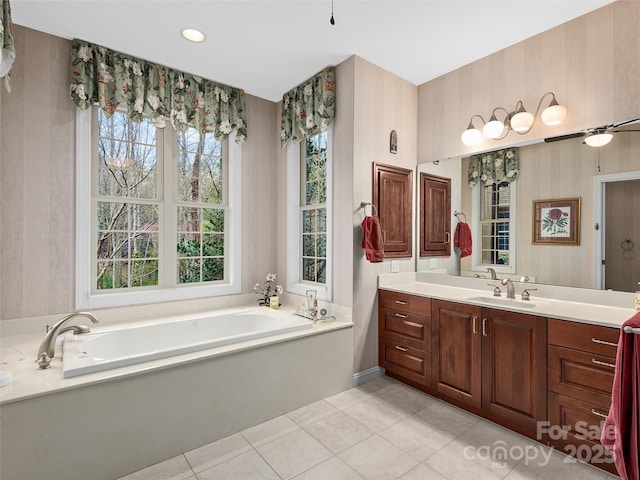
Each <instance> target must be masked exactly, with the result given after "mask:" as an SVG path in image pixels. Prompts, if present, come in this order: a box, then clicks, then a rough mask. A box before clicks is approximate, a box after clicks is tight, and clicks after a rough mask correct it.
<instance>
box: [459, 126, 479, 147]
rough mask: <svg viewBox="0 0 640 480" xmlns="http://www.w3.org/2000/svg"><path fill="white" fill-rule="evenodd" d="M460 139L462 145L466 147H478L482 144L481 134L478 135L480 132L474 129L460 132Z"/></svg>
mask: <svg viewBox="0 0 640 480" xmlns="http://www.w3.org/2000/svg"><path fill="white" fill-rule="evenodd" d="M460 138H461V139H462V143H464V144H465V145H467V146H473V145H478V144H479V143H480V142H482V134H481V133H480V130H478V129H476V128H467V129H466V130H465V131H464V132H462V135H460Z"/></svg>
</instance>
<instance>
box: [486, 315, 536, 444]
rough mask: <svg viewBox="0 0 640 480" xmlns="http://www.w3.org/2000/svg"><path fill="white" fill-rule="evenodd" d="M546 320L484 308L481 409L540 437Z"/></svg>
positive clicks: (526, 432)
mask: <svg viewBox="0 0 640 480" xmlns="http://www.w3.org/2000/svg"><path fill="white" fill-rule="evenodd" d="M546 390H547V319H546V318H544V317H537V316H534V315H525V314H521V313H513V312H506V311H502V310H493V309H486V308H483V309H482V409H483V410H484V411H485V412H486V413H487V415H488V417H489V418H491V419H492V420H494V421H496V422H498V423H501V424H502V425H505V426H507V427H508V428H511V429H512V430H515V431H516V432H519V433H522V434H524V435H527V436H529V437H532V438H535V435H536V422H537V421H538V420H546V417H547V399H546Z"/></svg>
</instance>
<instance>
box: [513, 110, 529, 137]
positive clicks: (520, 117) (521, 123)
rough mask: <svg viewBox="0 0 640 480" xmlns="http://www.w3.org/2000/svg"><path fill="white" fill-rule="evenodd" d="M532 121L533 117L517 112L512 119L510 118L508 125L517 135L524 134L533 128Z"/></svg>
mask: <svg viewBox="0 0 640 480" xmlns="http://www.w3.org/2000/svg"><path fill="white" fill-rule="evenodd" d="M533 121H534V118H533V115H532V114H530V113H529V112H527V111H524V110H523V111H522V112H518V113H516V114H515V115H514V116H513V117H511V120H510V121H509V124H510V125H511V129H512V130H514V131H516V132H518V133H525V132H528V131H529V130H530V129H531V127H532V126H533Z"/></svg>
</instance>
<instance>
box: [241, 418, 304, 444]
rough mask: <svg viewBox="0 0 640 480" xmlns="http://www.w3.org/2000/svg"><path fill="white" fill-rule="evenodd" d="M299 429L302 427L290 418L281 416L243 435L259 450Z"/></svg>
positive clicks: (244, 431)
mask: <svg viewBox="0 0 640 480" xmlns="http://www.w3.org/2000/svg"><path fill="white" fill-rule="evenodd" d="M299 429H300V427H299V426H298V425H297V424H296V423H295V422H294V421H293V420H291V419H290V418H289V417H288V416H286V415H281V416H279V417H276V418H273V419H271V420H268V421H266V422H264V423H261V424H260V425H256V426H255V427H251V428H248V429H247V430H243V431H242V432H241V433H242V436H243V437H244V438H245V439H246V440H247V441H248V442H249V443H250V444H251V445H253V446H254V447H255V448H257V447H259V446H260V445H264V444H265V443H268V442H271V441H273V440H275V439H276V438H279V437H282V436H284V435H287V434H289V433H292V432H295V431H296V430H299Z"/></svg>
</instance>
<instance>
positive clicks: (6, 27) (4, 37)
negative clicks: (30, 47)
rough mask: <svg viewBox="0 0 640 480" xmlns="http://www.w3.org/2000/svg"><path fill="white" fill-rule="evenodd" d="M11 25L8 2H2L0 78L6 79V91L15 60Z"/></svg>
mask: <svg viewBox="0 0 640 480" xmlns="http://www.w3.org/2000/svg"><path fill="white" fill-rule="evenodd" d="M11 25H12V23H11V5H9V0H2V10H0V78H2V77H6V78H5V85H6V86H7V90H9V71H10V70H11V66H12V65H13V61H14V60H15V59H16V50H15V47H14V46H13V32H12V30H11V29H12V27H11Z"/></svg>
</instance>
